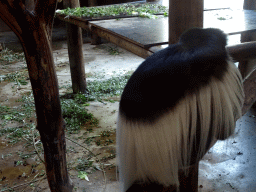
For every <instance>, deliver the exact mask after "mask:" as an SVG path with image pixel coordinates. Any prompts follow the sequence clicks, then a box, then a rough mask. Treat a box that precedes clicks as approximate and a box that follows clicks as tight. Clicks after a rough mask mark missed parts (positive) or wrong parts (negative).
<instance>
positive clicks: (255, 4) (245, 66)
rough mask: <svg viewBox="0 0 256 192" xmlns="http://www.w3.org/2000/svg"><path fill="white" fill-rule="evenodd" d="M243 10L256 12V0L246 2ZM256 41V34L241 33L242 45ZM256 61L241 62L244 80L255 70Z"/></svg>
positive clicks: (240, 67) (246, 0) (240, 66)
mask: <svg viewBox="0 0 256 192" xmlns="http://www.w3.org/2000/svg"><path fill="white" fill-rule="evenodd" d="M243 8H244V9H245V10H256V0H244V6H243ZM255 40H256V33H255V32H250V31H248V32H243V33H241V43H244V42H249V41H255ZM255 62H256V59H253V60H250V61H242V62H239V66H238V67H239V69H240V72H241V74H242V76H243V78H246V76H247V75H248V74H250V72H252V70H253V68H254V67H255Z"/></svg>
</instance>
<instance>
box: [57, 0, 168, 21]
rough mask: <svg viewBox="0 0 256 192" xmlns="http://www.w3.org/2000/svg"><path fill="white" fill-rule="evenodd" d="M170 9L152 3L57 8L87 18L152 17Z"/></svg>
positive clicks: (58, 11) (68, 14) (71, 14)
mask: <svg viewBox="0 0 256 192" xmlns="http://www.w3.org/2000/svg"><path fill="white" fill-rule="evenodd" d="M167 12H168V9H167V7H165V6H162V5H159V4H151V3H135V4H134V3H133V4H131V3H130V4H119V5H110V6H101V7H77V8H73V9H71V8H67V9H63V10H56V13H60V14H65V15H67V16H77V17H86V18H98V17H116V16H129V15H134V16H141V17H148V18H152V16H153V14H158V13H164V14H165V16H167V15H168V14H167Z"/></svg>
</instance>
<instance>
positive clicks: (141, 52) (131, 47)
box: [92, 26, 152, 58]
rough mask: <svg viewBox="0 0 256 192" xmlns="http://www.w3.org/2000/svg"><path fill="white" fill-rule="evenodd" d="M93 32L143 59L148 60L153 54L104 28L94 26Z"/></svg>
mask: <svg viewBox="0 0 256 192" xmlns="http://www.w3.org/2000/svg"><path fill="white" fill-rule="evenodd" d="M92 32H93V33H96V34H97V35H98V36H99V37H102V38H104V39H106V40H108V41H110V42H112V43H114V44H116V45H118V46H120V47H122V48H124V49H126V50H128V51H130V52H132V53H134V54H136V55H138V56H140V57H142V58H147V57H148V56H150V55H152V52H151V51H149V50H146V49H144V48H143V47H140V46H138V45H137V44H134V43H133V42H131V41H129V40H127V39H123V38H120V37H119V35H118V34H114V33H113V32H111V31H108V30H106V29H102V28H98V27H97V28H95V27H93V26H92Z"/></svg>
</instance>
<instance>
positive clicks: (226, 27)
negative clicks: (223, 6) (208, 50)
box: [204, 10, 256, 35]
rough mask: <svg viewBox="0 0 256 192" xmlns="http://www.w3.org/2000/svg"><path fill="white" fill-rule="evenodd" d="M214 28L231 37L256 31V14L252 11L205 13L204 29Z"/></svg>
mask: <svg viewBox="0 0 256 192" xmlns="http://www.w3.org/2000/svg"><path fill="white" fill-rule="evenodd" d="M208 27H214V28H219V29H221V30H223V31H224V32H225V33H227V34H229V35H234V34H240V33H242V32H246V31H256V12H255V11H252V10H225V11H223V10H222V11H221V10H216V11H206V12H205V13H204V28H208Z"/></svg>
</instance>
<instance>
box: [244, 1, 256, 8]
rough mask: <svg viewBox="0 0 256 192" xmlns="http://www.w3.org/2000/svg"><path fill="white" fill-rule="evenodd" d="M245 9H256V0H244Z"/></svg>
mask: <svg viewBox="0 0 256 192" xmlns="http://www.w3.org/2000/svg"><path fill="white" fill-rule="evenodd" d="M244 9H246V10H256V0H244Z"/></svg>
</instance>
